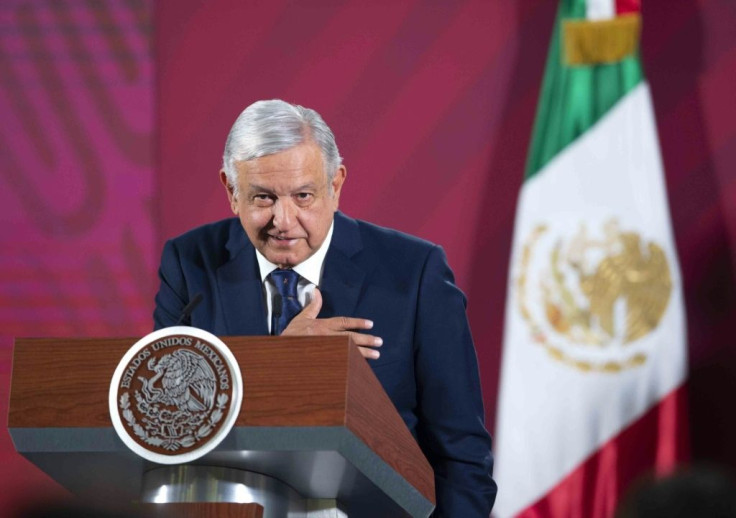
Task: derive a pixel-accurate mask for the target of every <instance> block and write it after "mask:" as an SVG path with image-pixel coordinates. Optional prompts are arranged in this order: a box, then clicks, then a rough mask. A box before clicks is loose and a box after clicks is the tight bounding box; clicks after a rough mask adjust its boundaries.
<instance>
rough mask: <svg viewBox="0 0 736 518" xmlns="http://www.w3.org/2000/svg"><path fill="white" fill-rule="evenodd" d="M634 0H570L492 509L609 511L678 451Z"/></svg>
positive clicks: (528, 226) (552, 90)
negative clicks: (631, 486) (640, 478)
mask: <svg viewBox="0 0 736 518" xmlns="http://www.w3.org/2000/svg"><path fill="white" fill-rule="evenodd" d="M640 32H641V18H640V14H639V5H638V1H636V0H628V1H624V0H587V1H585V0H562V1H561V4H560V7H559V12H558V16H557V20H556V22H555V27H554V32H553V37H552V43H551V46H550V51H549V56H548V60H547V65H546V71H545V77H544V82H543V86H542V93H541V97H540V100H539V106H538V108H537V118H536V122H535V127H534V132H533V135H532V141H531V147H530V151H529V157H528V163H527V168H526V172H525V181H524V184H523V186H522V189H521V193H520V197H519V203H518V209H517V215H516V223H515V229H514V242H513V248H512V257H511V263H510V274H509V289H508V300H507V306H506V323H505V336H504V348H503V360H502V366H501V386H500V393H499V398H500V399H499V410H498V415H497V420H496V422H497V429H496V448H495V449H496V459H497V463H496V469H495V472H494V478H495V479H496V481H497V482H498V485H499V493H498V499H497V501H496V507H495V509H494V515H495V516H498V517H507V516H526V517H530V518H531V517H534V518H540V517H560V518H561V517H565V518H574V517H580V518H596V517H609V516H612V515H613V512H614V510H615V508H616V505H617V503H618V501H619V499H620V498H621V496H622V494H623V493H624V491H625V490H626V489H627V487H628V485H629V483H630V482H632V481H633V480H634V479H635V478H637V477H638V476H640V475H642V474H644V473H646V472H649V471H652V470H654V471H660V472H661V471H667V470H669V469H671V468H672V467H673V466H674V465H675V464H676V463H677V462H678V461H680V460H681V457H682V456H683V455H684V448H683V445H684V444H686V438H687V426H686V418H685V415H684V399H683V395H684V389H683V384H684V382H685V377H686V369H687V344H686V329H685V316H684V308H683V295H682V283H681V278H680V272H679V266H678V261H677V254H676V249H675V243H674V239H673V234H672V228H671V225H670V218H669V208H668V206H667V193H666V187H665V182H664V174H663V168H662V159H661V156H660V153H659V143H658V140H657V130H656V125H655V120H654V112H653V110H652V103H651V98H650V92H649V87H648V85H647V82H646V79H645V77H644V74H643V72H642V68H641V59H640V56H639V35H640Z"/></svg>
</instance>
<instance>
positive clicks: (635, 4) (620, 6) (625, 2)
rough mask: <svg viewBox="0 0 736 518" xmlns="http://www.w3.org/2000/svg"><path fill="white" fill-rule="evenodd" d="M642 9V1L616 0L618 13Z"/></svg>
mask: <svg viewBox="0 0 736 518" xmlns="http://www.w3.org/2000/svg"><path fill="white" fill-rule="evenodd" d="M640 11H641V2H640V1H639V0H616V14H617V15H619V16H621V15H622V14H628V13H638V12H640Z"/></svg>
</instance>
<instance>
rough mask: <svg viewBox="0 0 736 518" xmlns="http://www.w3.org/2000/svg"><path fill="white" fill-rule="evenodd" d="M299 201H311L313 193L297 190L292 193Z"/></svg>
mask: <svg viewBox="0 0 736 518" xmlns="http://www.w3.org/2000/svg"><path fill="white" fill-rule="evenodd" d="M294 197H295V198H296V200H297V201H298V202H299V203H306V202H310V201H312V198H314V195H313V194H312V193H311V192H298V193H296V194H295V195H294Z"/></svg>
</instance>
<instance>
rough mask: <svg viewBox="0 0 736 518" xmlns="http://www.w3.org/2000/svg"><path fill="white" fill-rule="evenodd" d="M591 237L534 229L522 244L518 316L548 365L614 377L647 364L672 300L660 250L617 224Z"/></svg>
mask: <svg viewBox="0 0 736 518" xmlns="http://www.w3.org/2000/svg"><path fill="white" fill-rule="evenodd" d="M597 234H598V235H596V236H590V235H589V234H588V230H587V227H586V225H585V224H582V225H580V227H579V230H578V232H577V233H576V234H575V235H572V236H570V235H568V236H567V237H566V236H564V235H563V236H561V235H559V234H558V235H555V233H554V232H553V231H551V230H550V228H549V226H548V225H542V224H540V225H537V226H536V227H535V228H534V229H533V230H532V232H531V233H530V234H529V235H528V237H527V238H526V240H525V241H524V242H523V244H522V249H521V256H520V262H519V265H518V266H519V275H518V276H517V277H516V279H515V281H514V289H515V291H516V294H517V301H518V306H517V307H518V311H519V314H520V315H521V317H522V318H523V320H524V321H525V322H526V323H527V325H528V326H529V328H530V330H531V333H532V339H533V340H534V342H536V343H537V344H539V345H541V346H542V347H544V348H545V349H546V350H547V352H548V353H549V354H550V355H551V356H552V358H554V359H556V360H558V361H561V362H562V363H564V364H567V365H569V366H571V367H575V368H577V369H580V370H582V371H599V372H619V371H621V370H623V369H625V368H630V367H636V366H639V365H642V364H643V363H644V362H645V361H646V359H647V354H646V351H647V346H648V341H647V337H648V336H649V335H650V334H651V333H652V332H653V331H654V330H655V329H656V328H657V326H658V325H659V324H660V322H661V320H662V318H663V316H664V314H665V311H666V309H667V306H668V304H669V300H670V296H671V294H672V284H673V282H672V276H671V273H670V266H669V262H668V260H667V256H666V254H665V251H664V249H663V248H662V247H661V246H660V245H659V244H657V243H655V242H653V241H646V240H645V239H644V238H642V236H641V235H639V234H637V233H636V232H630V231H622V230H621V229H620V228H619V224H618V222H617V221H616V220H610V221H608V222H607V223H605V224H604V225H603V226H602V228H601V229H600V231H599V232H597Z"/></svg>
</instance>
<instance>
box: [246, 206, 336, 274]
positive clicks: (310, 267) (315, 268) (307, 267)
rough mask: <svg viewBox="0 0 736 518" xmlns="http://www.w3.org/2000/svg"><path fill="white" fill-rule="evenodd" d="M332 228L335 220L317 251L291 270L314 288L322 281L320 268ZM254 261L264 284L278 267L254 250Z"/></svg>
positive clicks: (322, 264)
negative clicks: (256, 260) (256, 261)
mask: <svg viewBox="0 0 736 518" xmlns="http://www.w3.org/2000/svg"><path fill="white" fill-rule="evenodd" d="M334 228H335V220H334V219H333V220H332V223H331V224H330V229H329V230H328V231H327V236H325V240H324V241H323V242H322V244H321V245H320V247H319V248H318V249H317V251H316V252H315V253H313V254H312V255H311V256H309V257H307V259H305V260H304V261H302V262H301V263H299V264H297V265H296V266H294V267H293V268H292V269H293V270H294V271H295V272H296V273H298V274H299V275H300V276H301V277H303V278H305V279H306V280H308V281H309V282H311V283H312V284H314V285H316V286H319V283H320V280H321V279H322V267H323V266H324V263H325V256H326V255H327V250H328V249H329V248H330V242H331V241H332V231H333V229H334ZM256 259H258V269H259V270H260V271H261V282H265V281H266V277H268V276H269V275H270V274H271V272H272V271H274V270H276V269H277V268H278V266H277V265H275V264H273V263H272V262H271V261H269V260H268V259H266V258H265V257H264V256H263V254H262V253H261V252H259V251H258V250H256Z"/></svg>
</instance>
